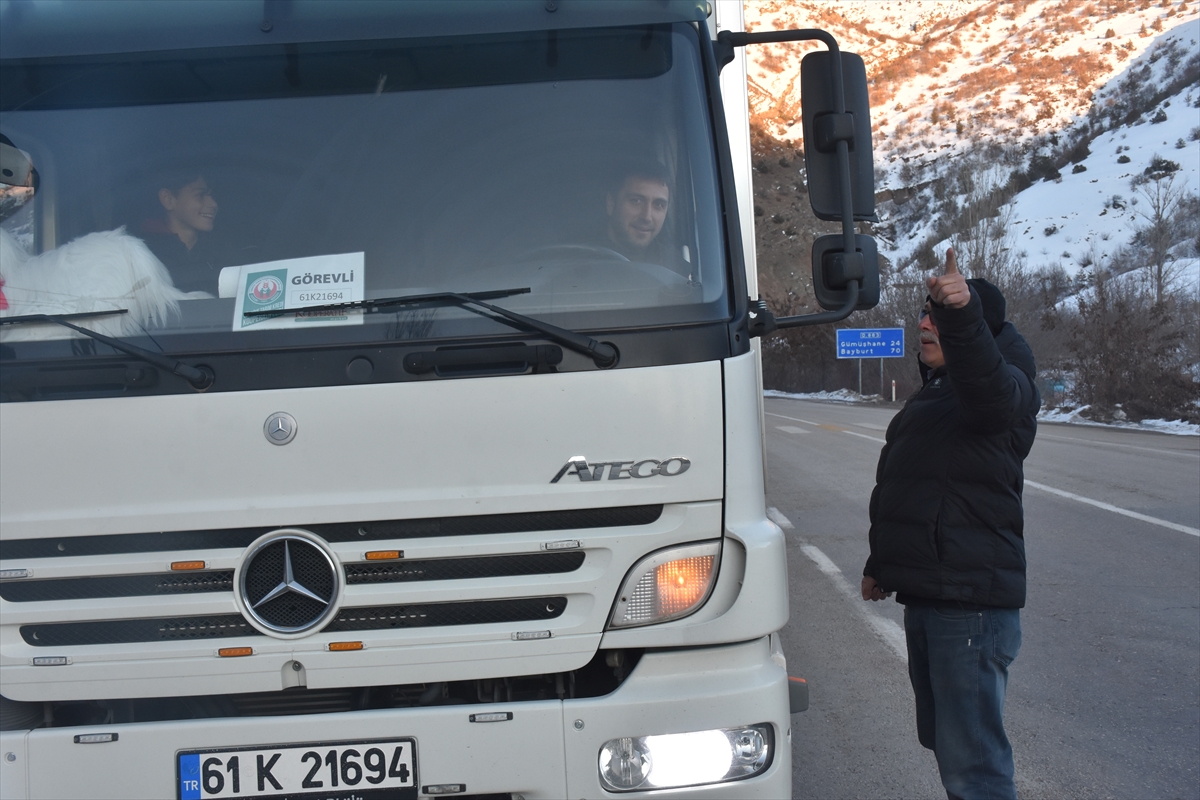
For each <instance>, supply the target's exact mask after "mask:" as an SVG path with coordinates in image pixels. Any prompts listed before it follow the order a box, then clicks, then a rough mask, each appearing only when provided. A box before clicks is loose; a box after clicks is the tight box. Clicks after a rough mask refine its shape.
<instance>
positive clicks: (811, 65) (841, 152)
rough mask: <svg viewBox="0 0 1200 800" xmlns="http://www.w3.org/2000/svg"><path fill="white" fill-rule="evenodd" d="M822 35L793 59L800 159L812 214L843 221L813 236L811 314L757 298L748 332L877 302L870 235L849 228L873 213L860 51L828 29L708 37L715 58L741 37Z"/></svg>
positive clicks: (755, 40)
mask: <svg viewBox="0 0 1200 800" xmlns="http://www.w3.org/2000/svg"><path fill="white" fill-rule="evenodd" d="M813 39H816V40H819V41H821V42H824V43H825V45H826V47H828V48H829V49H828V50H827V51H818V52H815V53H809V54H808V55H806V56H805V57H804V59H803V60H802V61H801V62H800V96H801V103H802V105H803V111H802V113H803V120H804V164H805V169H806V171H807V173H808V193H809V200H810V202H811V203H812V208H813V213H815V214H816V216H817V217H818V218H819V219H824V220H837V221H839V222H841V223H842V232H841V234H840V235H838V234H835V235H830V236H822V237H821V238H819V239H817V241H816V242H814V243H813V255H812V270H813V289H814V294H815V295H816V299H817V303H819V304H820V306H821V307H822V308H825V309H828V310H827V311H825V312H822V313H817V314H800V315H797V316H792V317H780V318H776V317H775V316H774V315H773V314H772V313H771V311H770V309H768V308H767V306H766V303H765V302H763V301H762V300H761V299H759V300H756V301H753V302H752V303H751V306H750V311H749V323H748V325H749V331H750V335H751V336H765V335H767V334H769V333H771V332H772V331H774V330H776V329H778V328H794V327H798V326H801V325H821V324H824V323H826V322H837V321H839V320H843V319H845V318H846V317H848V316H850V314H851V313H853V312H854V311H855V310H862V309H868V308H874V307H875V305H876V304H878V302H879V254H878V251H877V249H876V246H875V240H874V239H872V238H871V237H870V236H863V235H861V234H858V233H856V232H855V230H854V223H855V221H857V220H871V221H874V220H875V219H876V216H875V164H874V154H873V152H872V148H871V107H870V101H869V99H868V96H867V68H866V65H865V64H864V63H863V60H862V58H860V57H859V56H857V55H854V54H853V53H842V52H841V50H840V49H839V48H838V45H837V41H836V40H835V39H834V38H833V36H831V35H830V34H829V33H828V32H827V31H822V30H816V29H805V30H791V31H759V32H756V33H746V32H743V31H736V32H735V31H721V32H720V33H718V34H717V40H716V42H714V43H713V55H714V57H715V58H716V59H717V63H718V64H719V65H724V64H726V63H728V62H729V61H731V60H732V59H733V49H734V48H735V47H745V46H746V45H748V44H768V43H776V42H799V41H809V40H813Z"/></svg>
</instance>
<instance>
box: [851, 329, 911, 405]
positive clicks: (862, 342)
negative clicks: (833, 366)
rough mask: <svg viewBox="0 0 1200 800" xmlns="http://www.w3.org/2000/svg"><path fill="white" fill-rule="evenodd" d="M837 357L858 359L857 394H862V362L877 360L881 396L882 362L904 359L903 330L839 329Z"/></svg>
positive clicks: (881, 393) (880, 393) (881, 394)
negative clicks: (866, 359)
mask: <svg viewBox="0 0 1200 800" xmlns="http://www.w3.org/2000/svg"><path fill="white" fill-rule="evenodd" d="M837 357H838V358H857V359H858V393H859V394H860V395H861V394H862V360H863V359H864V358H878V359H879V395H880V396H881V397H882V396H883V360H884V359H885V358H903V357H904V329H903V328H839V329H838V332H837Z"/></svg>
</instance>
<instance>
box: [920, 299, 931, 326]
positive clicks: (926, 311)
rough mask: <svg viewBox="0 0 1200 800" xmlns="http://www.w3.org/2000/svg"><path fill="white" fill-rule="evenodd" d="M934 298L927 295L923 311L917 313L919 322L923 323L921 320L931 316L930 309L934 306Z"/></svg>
mask: <svg viewBox="0 0 1200 800" xmlns="http://www.w3.org/2000/svg"><path fill="white" fill-rule="evenodd" d="M932 304H933V298H932V297H926V298H925V305H924V306H922V307H921V313H919V314H917V324H918V325H919V324H921V320H923V319H925V318H926V317H928V316H929V310H930V309H931V308H932V307H933V305H932Z"/></svg>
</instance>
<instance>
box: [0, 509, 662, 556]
mask: <svg viewBox="0 0 1200 800" xmlns="http://www.w3.org/2000/svg"><path fill="white" fill-rule="evenodd" d="M662 509H663V507H662V506H661V505H650V506H620V507H617V508H591V509H572V510H570V511H539V512H530V513H521V514H485V515H480V516H474V517H434V518H427V519H401V520H382V521H372V522H339V523H331V524H325V525H302V526H301V527H303V528H304V529H305V530H307V531H311V532H312V533H314V534H316V535H317V536H320V537H321V538H322V539H324V540H325V541H327V542H330V543H337V542H369V541H379V540H381V539H419V538H425V537H430V536H473V535H480V534H496V533H531V532H539V531H554V530H572V529H588V528H610V527H625V526H630V525H649V524H650V523H652V522H654V521H655V520H657V519H658V518H659V517H660V516H661V515H662ZM283 527H287V526H286V525H276V526H273V527H269V528H229V529H224V530H209V531H164V532H159V533H123V534H115V535H109V536H68V537H61V538H51V539H11V540H5V542H4V558H5V560H13V559H18V558H20V559H27V558H61V557H64V556H99V555H113V554H117V553H167V552H172V551H179V550H216V549H220V548H244V547H249V546H250V543H251V542H253V541H254V540H255V539H257V538H258V537H260V536H262V535H263V534H266V533H270V532H271V531H273V530H278V529H279V528H283Z"/></svg>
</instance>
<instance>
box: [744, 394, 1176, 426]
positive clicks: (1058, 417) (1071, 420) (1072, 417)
mask: <svg viewBox="0 0 1200 800" xmlns="http://www.w3.org/2000/svg"><path fill="white" fill-rule="evenodd" d="M763 397H780V398H784V399H786V400H816V401H819V402H825V403H848V404H863V405H866V404H872V405H874V404H878V403H879V402H880V397H879V395H877V394H874V395H865V396H864V395H860V394H859V393H858V392H852V391H850V390H849V389H838V390H837V391H836V392H808V393H798V392H780V391H777V390H775V389H767V390H765V391H764V392H763ZM1087 409H1088V407H1087V406H1081V407H1079V408H1043V409H1042V411H1041V413H1039V414H1038V421H1040V422H1057V423H1060V424H1068V425H1091V426H1093V427H1097V428H1124V429H1126V430H1139V431H1155V432H1156V433H1170V434H1174V435H1176V436H1200V425H1196V424H1194V423H1190V422H1182V421H1179V420H1166V419H1144V420H1142V421H1141V422H1093V421H1092V420H1090V419H1084V417H1083V416H1081V415H1082V414H1083V412H1085V411H1087Z"/></svg>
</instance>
